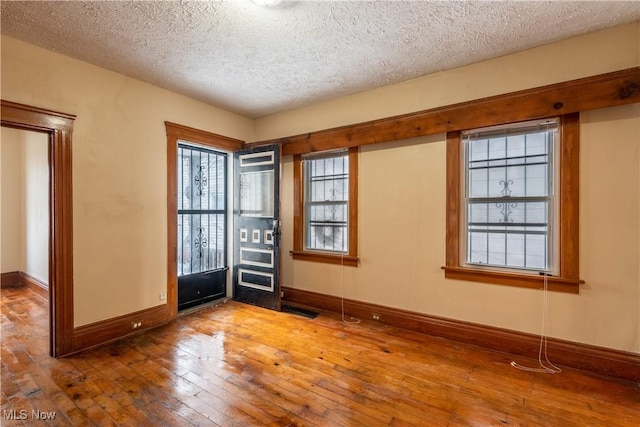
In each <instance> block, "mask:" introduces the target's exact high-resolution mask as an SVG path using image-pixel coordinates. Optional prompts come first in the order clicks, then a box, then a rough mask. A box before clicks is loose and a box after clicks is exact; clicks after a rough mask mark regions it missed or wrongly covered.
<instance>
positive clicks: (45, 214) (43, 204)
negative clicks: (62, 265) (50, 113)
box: [0, 127, 49, 284]
mask: <svg viewBox="0 0 640 427" xmlns="http://www.w3.org/2000/svg"><path fill="white" fill-rule="evenodd" d="M1 144H2V145H1V149H0V151H1V152H2V169H1V174H2V188H1V191H2V201H3V203H2V209H3V211H2V234H1V235H0V237H1V239H0V240H2V272H3V273H7V272H11V271H21V272H24V273H27V274H28V275H30V276H31V277H34V278H36V279H38V280H39V281H40V282H42V283H44V284H47V283H48V282H49V160H48V137H47V135H46V134H43V133H37V132H27V131H21V130H16V129H11V128H5V127H3V128H2V134H1Z"/></svg>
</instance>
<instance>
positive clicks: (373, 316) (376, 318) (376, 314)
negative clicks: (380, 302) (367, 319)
mask: <svg viewBox="0 0 640 427" xmlns="http://www.w3.org/2000/svg"><path fill="white" fill-rule="evenodd" d="M371 317H372V318H373V320H382V316H380V315H379V314H378V313H371Z"/></svg>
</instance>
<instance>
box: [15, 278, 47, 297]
mask: <svg viewBox="0 0 640 427" xmlns="http://www.w3.org/2000/svg"><path fill="white" fill-rule="evenodd" d="M20 283H21V284H22V285H23V286H26V287H28V288H29V289H31V290H32V291H34V292H35V293H37V294H38V295H40V296H41V297H42V298H44V299H46V300H49V285H47V284H46V283H44V282H42V281H41V280H39V279H36V278H35V277H33V276H30V275H28V274H27V273H24V272H20Z"/></svg>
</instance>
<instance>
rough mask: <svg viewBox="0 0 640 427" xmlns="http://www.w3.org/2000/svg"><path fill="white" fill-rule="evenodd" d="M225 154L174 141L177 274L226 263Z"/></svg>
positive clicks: (182, 274) (198, 271)
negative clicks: (175, 152) (176, 147)
mask: <svg viewBox="0 0 640 427" xmlns="http://www.w3.org/2000/svg"><path fill="white" fill-rule="evenodd" d="M226 164H227V155H226V154H224V153H219V152H217V151H213V150H209V149H206V148H201V147H196V146H191V145H186V144H182V143H180V144H178V166H177V168H178V170H177V178H178V186H177V189H178V223H177V226H178V229H177V243H178V248H177V251H178V255H177V261H178V262H177V264H178V265H177V269H178V276H184V275H187V274H194V273H200V272H204V271H210V270H215V269H220V268H224V267H225V266H226V262H227V259H226V233H227V231H226V227H227V221H226V206H227V196H226V194H227V193H226V189H227V187H226V185H227V184H226V170H227V167H226Z"/></svg>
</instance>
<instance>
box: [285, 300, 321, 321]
mask: <svg viewBox="0 0 640 427" xmlns="http://www.w3.org/2000/svg"><path fill="white" fill-rule="evenodd" d="M282 311H284V312H285V313H291V314H297V315H299V316H303V317H308V318H309V319H315V318H316V317H318V314H320V313H317V312H315V311H311V310H307V309H304V308H300V307H293V306H290V305H286V304H282Z"/></svg>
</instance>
